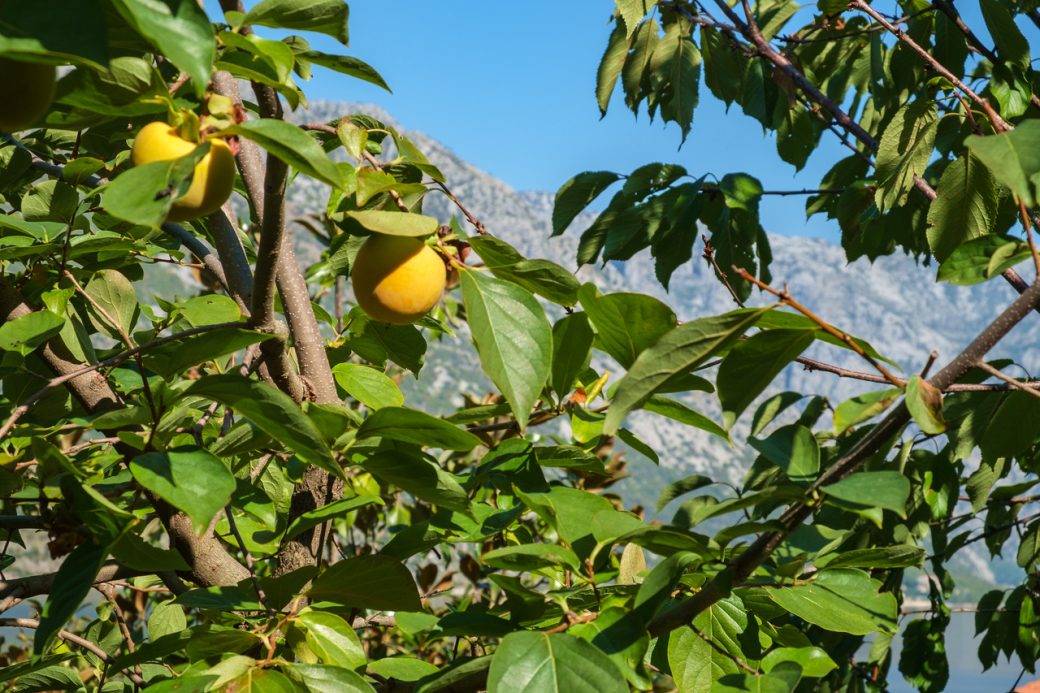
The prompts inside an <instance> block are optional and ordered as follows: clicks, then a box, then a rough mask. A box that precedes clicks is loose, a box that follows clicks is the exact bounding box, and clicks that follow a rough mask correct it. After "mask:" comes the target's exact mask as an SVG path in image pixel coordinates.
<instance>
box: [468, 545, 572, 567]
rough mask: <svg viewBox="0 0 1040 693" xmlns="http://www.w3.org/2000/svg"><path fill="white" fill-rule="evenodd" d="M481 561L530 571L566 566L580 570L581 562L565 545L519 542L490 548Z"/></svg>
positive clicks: (490, 564)
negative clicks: (515, 544)
mask: <svg viewBox="0 0 1040 693" xmlns="http://www.w3.org/2000/svg"><path fill="white" fill-rule="evenodd" d="M480 560H481V562H482V563H485V564H487V565H489V566H491V567H492V568H500V569H502V570H516V571H526V572H530V571H533V570H539V569H540V568H551V567H557V566H567V567H568V568H570V569H571V570H574V571H577V572H580V571H581V562H580V561H579V560H578V556H577V554H575V553H574V552H573V551H571V550H570V549H568V548H567V547H565V546H556V545H555V544H520V545H519V546H503V547H502V548H500V549H492V550H491V551H488V552H487V553H485V554H484V555H483V556H481V557H480Z"/></svg>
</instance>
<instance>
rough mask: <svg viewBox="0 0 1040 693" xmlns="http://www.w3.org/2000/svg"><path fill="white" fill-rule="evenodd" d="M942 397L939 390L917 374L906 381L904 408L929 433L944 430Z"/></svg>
mask: <svg viewBox="0 0 1040 693" xmlns="http://www.w3.org/2000/svg"><path fill="white" fill-rule="evenodd" d="M942 406H943V397H942V393H941V392H939V390H937V389H935V387H933V386H932V384H931V383H929V382H928V381H927V380H925V379H924V378H922V377H921V376H919V375H912V376H910V379H909V380H907V381H906V408H907V409H909V410H910V415H911V416H913V417H914V422H915V423H916V424H917V425H918V426H920V427H921V430H922V431H924V432H925V433H928V434H931V435H938V434H939V433H944V432H945V431H946V420H945V419H943V415H942Z"/></svg>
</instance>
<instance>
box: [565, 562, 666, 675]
mask: <svg viewBox="0 0 1040 693" xmlns="http://www.w3.org/2000/svg"><path fill="white" fill-rule="evenodd" d="M630 551H634V553H632V554H631V555H638V556H639V560H638V561H637V563H642V567H643V568H644V569H645V567H646V564H645V563H643V562H642V557H643V550H642V549H640V548H639V547H638V546H636V545H634V544H629V545H628V546H626V547H625V552H626V555H628V554H629V552H630ZM621 560H622V566H624V560H625V558H624V555H623V556H622V559H621ZM622 572H624V571H623V569H622ZM622 582H623V581H622V580H621V578H620V577H619V578H618V583H619V584H621V583H622ZM629 584H632V583H629ZM568 632H569V633H570V634H571V635H575V636H577V637H579V638H581V639H583V640H588V641H589V642H591V643H592V644H593V645H595V646H596V647H598V648H599V649H600V650H601V651H602V652H605V653H607V655H608V656H609V657H610V660H611V661H612V662H614V664H615V665H616V666H617V667H618V669H620V670H621V672H622V673H623V674H624V676H625V678H626V679H628V681H629V683H630V684H631V685H632V686H633V687H635V688H638V689H640V690H649V689H650V688H651V687H652V682H651V681H650V680H649V679H648V678H647V677H646V676H644V675H643V659H644V657H645V655H646V654H647V648H648V647H649V645H650V636H649V635H648V634H647V633H646V629H645V626H644V625H643V623H642V622H641V621H640V620H639V618H638V617H637V616H636V614H634V613H632V612H631V611H628V610H627V609H624V608H621V607H618V606H611V607H607V608H605V609H603V610H602V611H600V612H599V615H598V616H597V617H596V619H595V620H594V621H592V622H591V623H579V624H577V625H574V626H572V627H571V628H570V629H568Z"/></svg>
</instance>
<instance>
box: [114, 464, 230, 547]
mask: <svg viewBox="0 0 1040 693" xmlns="http://www.w3.org/2000/svg"><path fill="white" fill-rule="evenodd" d="M130 472H131V473H132V474H133V475H134V479H136V480H137V483H139V484H141V486H144V487H145V488H146V489H148V490H149V491H151V492H152V493H154V494H155V495H157V496H159V497H160V498H162V499H163V500H164V501H166V502H167V503H169V504H170V505H172V506H173V507H175V508H177V509H178V510H183V511H184V512H186V513H187V514H188V517H190V518H191V519H192V523H193V524H194V525H195V531H196V532H197V533H198V534H202V533H203V532H204V531H205V530H206V528H207V527H208V526H209V524H210V522H211V521H212V520H213V516H214V515H216V514H217V513H218V512H220V511H221V510H222V509H223V508H224V506H225V505H227V504H228V501H229V500H230V499H231V493H232V491H234V490H235V477H234V476H233V475H232V474H231V471H230V470H229V469H228V468H227V465H225V464H224V463H223V462H221V461H220V458H218V457H217V456H216V455H214V454H213V453H211V452H208V451H206V450H201V449H198V448H181V449H177V450H169V451H167V452H148V453H145V454H144V455H138V456H137V457H135V458H134V459H133V460H131V461H130Z"/></svg>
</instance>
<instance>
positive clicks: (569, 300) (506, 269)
mask: <svg viewBox="0 0 1040 693" xmlns="http://www.w3.org/2000/svg"><path fill="white" fill-rule="evenodd" d="M469 244H470V246H471V247H472V248H473V250H475V251H476V252H477V255H480V259H482V260H483V261H484V264H485V265H486V266H487V268H488V269H489V270H491V272H492V273H493V274H494V275H495V276H496V277H498V278H500V279H505V280H507V281H511V282H513V283H515V284H519V285H520V286H522V287H524V288H525V289H527V290H528V291H530V292H532V293H535V294H538V295H539V296H542V297H544V298H547V299H548V300H550V301H552V302H553V303H558V304H560V305H563V306H573V305H574V304H575V303H577V302H578V288H579V287H580V286H581V284H580V283H579V282H578V280H577V279H575V278H574V275H573V274H571V273H570V272H568V271H567V270H565V269H564V268H563V267H560V266H559V265H557V264H556V263H555V262H550V261H549V260H539V259H535V260H528V259H527V258H525V257H524V256H523V255H521V254H520V253H519V252H518V251H517V250H516V248H514V247H513V246H511V245H509V244H508V243H506V242H505V241H503V240H501V239H498V238H495V237H494V236H491V235H484V236H474V237H473V238H471V239H470V240H469Z"/></svg>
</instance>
